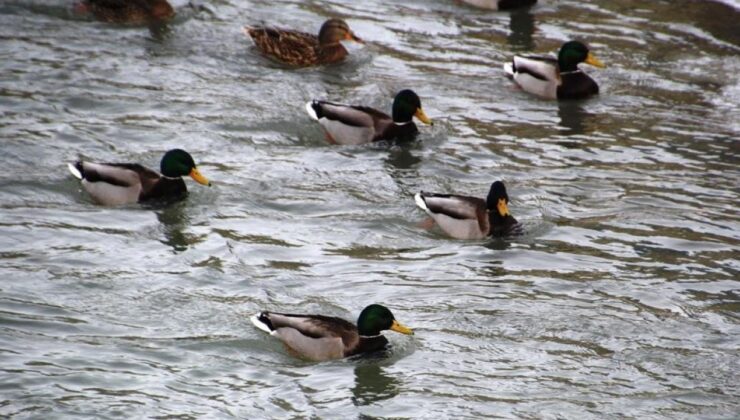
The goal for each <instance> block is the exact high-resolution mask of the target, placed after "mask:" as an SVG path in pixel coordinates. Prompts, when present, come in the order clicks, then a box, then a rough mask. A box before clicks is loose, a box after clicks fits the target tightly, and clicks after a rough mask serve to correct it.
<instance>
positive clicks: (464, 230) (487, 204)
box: [414, 181, 518, 239]
mask: <svg viewBox="0 0 740 420" xmlns="http://www.w3.org/2000/svg"><path fill="white" fill-rule="evenodd" d="M414 200H415V201H416V205H417V206H419V208H421V209H422V210H424V211H426V212H427V214H429V216H431V217H432V219H433V220H434V221H435V222H436V223H437V224H438V225H439V227H440V228H442V230H443V231H444V232H445V233H447V234H448V235H450V236H451V237H453V238H456V239H483V238H485V237H488V236H504V235H507V234H510V233H512V232H513V230H514V228H515V226H516V225H517V223H518V222H517V221H516V219H514V217H513V216H512V215H511V214H510V213H509V206H508V204H509V195H508V194H507V193H506V187H505V186H504V183H503V182H501V181H496V182H494V183H493V184H491V189H490V190H489V192H488V197H487V198H486V199H485V200H483V199H481V198H477V197H468V196H464V195H454V194H435V193H426V192H424V191H422V192H420V193H418V194H416V195H415V196H414Z"/></svg>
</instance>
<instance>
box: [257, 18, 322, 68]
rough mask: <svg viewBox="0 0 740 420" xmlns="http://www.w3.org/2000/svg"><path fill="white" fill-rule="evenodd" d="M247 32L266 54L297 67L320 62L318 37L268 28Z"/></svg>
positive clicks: (260, 27)
mask: <svg viewBox="0 0 740 420" xmlns="http://www.w3.org/2000/svg"><path fill="white" fill-rule="evenodd" d="M246 31H247V33H248V34H249V36H250V37H252V40H254V44H255V45H256V46H257V48H259V49H260V50H261V51H262V52H263V53H264V54H267V55H270V56H273V57H275V58H277V59H279V60H281V61H284V62H287V63H290V64H297V65H302V64H309V63H312V62H316V61H318V56H317V47H318V45H319V39H318V37H317V36H316V35H312V34H309V33H306V32H300V31H292V30H285V29H278V28H271V27H267V26H257V27H249V28H246Z"/></svg>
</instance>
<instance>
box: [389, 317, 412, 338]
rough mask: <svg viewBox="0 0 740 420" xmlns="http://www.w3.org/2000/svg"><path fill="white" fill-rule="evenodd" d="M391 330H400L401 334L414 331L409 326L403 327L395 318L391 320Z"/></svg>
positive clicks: (409, 333)
mask: <svg viewBox="0 0 740 420" xmlns="http://www.w3.org/2000/svg"><path fill="white" fill-rule="evenodd" d="M391 330H393V331H395V332H400V333H401V334H406V335H414V332H413V331H412V330H411V328H408V327H404V326H403V325H401V323H400V322H398V321H396V320H395V319H394V320H393V324H392V325H391Z"/></svg>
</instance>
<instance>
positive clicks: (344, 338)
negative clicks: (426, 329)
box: [251, 304, 413, 361]
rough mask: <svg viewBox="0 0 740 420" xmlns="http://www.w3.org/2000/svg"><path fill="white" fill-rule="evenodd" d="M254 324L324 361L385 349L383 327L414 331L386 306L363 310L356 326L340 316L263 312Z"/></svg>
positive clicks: (296, 350) (301, 354) (300, 353)
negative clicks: (394, 315) (397, 319)
mask: <svg viewBox="0 0 740 420" xmlns="http://www.w3.org/2000/svg"><path fill="white" fill-rule="evenodd" d="M251 320H252V323H253V324H254V325H255V326H256V327H257V328H259V329H261V330H262V331H265V332H267V333H269V334H270V335H274V336H275V337H277V338H279V339H280V340H281V341H282V342H283V343H284V344H285V345H286V346H287V347H288V349H290V350H291V351H293V352H294V353H296V354H297V355H298V356H299V357H302V358H305V359H309V360H315V361H323V360H331V359H341V358H342V357H348V356H353V355H355V354H360V353H369V352H373V351H377V350H381V349H383V348H384V347H385V346H386V344H388V339H386V338H385V337H384V336H383V335H382V334H380V332H381V331H383V330H393V331H397V332H400V333H402V334H413V332H412V331H411V329H409V328H407V327H404V326H403V325H401V324H400V323H399V322H398V321H396V319H395V318H394V317H393V314H392V313H391V311H390V310H389V309H388V308H386V307H385V306H383V305H377V304H374V305H370V306H368V307H366V308H365V309H363V310H362V312H361V313H360V317H359V318H358V319H357V326H355V325H353V324H352V323H351V322H349V321H345V320H343V319H341V318H335V317H330V316H324V315H294V314H280V313H276V312H260V313H258V314H257V315H254V316H253V317H252V318H251Z"/></svg>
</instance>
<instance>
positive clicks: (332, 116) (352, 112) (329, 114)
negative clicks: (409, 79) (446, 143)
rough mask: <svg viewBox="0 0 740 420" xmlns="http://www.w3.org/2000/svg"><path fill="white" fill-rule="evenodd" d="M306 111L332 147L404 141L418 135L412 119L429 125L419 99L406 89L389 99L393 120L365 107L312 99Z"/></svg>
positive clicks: (382, 113)
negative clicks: (380, 141) (395, 140)
mask: <svg viewBox="0 0 740 420" xmlns="http://www.w3.org/2000/svg"><path fill="white" fill-rule="evenodd" d="M306 111H307V112H308V115H310V116H311V118H313V119H314V120H316V121H318V122H319V124H321V126H322V127H323V128H324V132H325V133H326V138H327V140H328V141H329V143H332V144H346V145H350V144H363V143H370V142H373V141H378V140H390V139H395V138H408V137H411V136H413V135H415V134H416V133H418V132H419V130H418V129H417V128H416V124H414V122H413V120H412V119H413V117H416V118H418V119H419V120H420V121H421V122H423V123H425V124H430V125H431V124H432V121H431V120H430V119H429V117H427V115H426V114H425V113H424V110H423V109H422V108H421V100H420V99H419V96H418V95H416V93H414V91H412V90H409V89H406V90H402V91H400V92H398V94H396V97H395V99H393V117H391V116H389V115H388V114H386V113H384V112H381V111H378V110H377V109H373V108H370V107H367V106H355V105H344V104H338V103H334V102H327V101H319V100H316V99H314V100H313V101H311V102H309V103H307V104H306Z"/></svg>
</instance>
